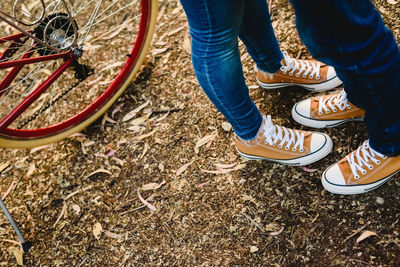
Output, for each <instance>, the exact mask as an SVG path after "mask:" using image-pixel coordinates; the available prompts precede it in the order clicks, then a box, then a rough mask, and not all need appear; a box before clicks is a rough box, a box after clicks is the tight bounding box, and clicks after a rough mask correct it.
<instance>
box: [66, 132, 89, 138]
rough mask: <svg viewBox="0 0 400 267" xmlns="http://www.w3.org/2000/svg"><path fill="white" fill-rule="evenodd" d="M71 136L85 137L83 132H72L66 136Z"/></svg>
mask: <svg viewBox="0 0 400 267" xmlns="http://www.w3.org/2000/svg"><path fill="white" fill-rule="evenodd" d="M73 137H86V135H84V134H83V133H74V134H71V135H70V136H68V138H73Z"/></svg>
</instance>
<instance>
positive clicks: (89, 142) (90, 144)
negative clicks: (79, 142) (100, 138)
mask: <svg viewBox="0 0 400 267" xmlns="http://www.w3.org/2000/svg"><path fill="white" fill-rule="evenodd" d="M94 144H95V142H94V141H88V142H86V143H83V146H85V147H88V146H92V145H94Z"/></svg>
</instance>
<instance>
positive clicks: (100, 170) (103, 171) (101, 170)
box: [86, 169, 112, 178]
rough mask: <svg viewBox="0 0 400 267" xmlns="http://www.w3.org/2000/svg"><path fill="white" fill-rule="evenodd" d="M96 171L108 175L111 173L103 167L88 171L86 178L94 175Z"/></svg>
mask: <svg viewBox="0 0 400 267" xmlns="http://www.w3.org/2000/svg"><path fill="white" fill-rule="evenodd" d="M96 173H107V174H109V175H112V173H111V172H110V171H107V170H105V169H97V170H95V171H94V172H92V173H90V174H89V175H88V176H86V178H88V177H90V176H92V175H94V174H96Z"/></svg>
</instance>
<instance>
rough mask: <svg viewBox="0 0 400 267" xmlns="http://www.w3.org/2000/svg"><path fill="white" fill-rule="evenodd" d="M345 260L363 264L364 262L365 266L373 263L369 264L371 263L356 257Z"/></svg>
mask: <svg viewBox="0 0 400 267" xmlns="http://www.w3.org/2000/svg"><path fill="white" fill-rule="evenodd" d="M346 261H355V262H359V263H363V264H366V265H367V266H373V265H371V264H369V263H368V262H366V261H362V260H357V259H350V258H349V259H346Z"/></svg>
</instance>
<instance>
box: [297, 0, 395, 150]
mask: <svg viewBox="0 0 400 267" xmlns="http://www.w3.org/2000/svg"><path fill="white" fill-rule="evenodd" d="M291 2H292V4H293V7H294V9H295V12H296V22H297V27H298V30H299V35H300V37H301V39H302V41H303V42H304V43H305V45H306V46H307V48H308V49H309V50H310V52H311V54H312V55H313V56H314V57H315V58H317V59H318V60H321V61H322V62H325V63H327V64H329V65H331V66H334V67H335V69H336V72H337V73H338V75H339V77H340V78H341V80H342V81H343V82H344V85H345V90H346V93H347V95H348V99H349V100H350V102H351V103H353V104H354V105H356V106H358V107H359V108H362V109H364V110H365V111H366V114H365V119H366V123H367V127H368V133H369V135H370V143H371V146H372V147H373V148H374V149H376V150H377V151H379V152H381V153H383V154H385V155H388V156H396V155H399V154H400V116H398V114H400V105H399V104H398V100H399V99H400V83H399V82H398V80H397V79H398V78H397V75H398V73H399V72H400V51H399V48H398V46H397V44H396V42H395V40H394V38H393V35H392V33H391V32H390V31H389V30H388V29H387V27H386V26H385V25H384V23H383V21H382V19H381V17H380V15H379V13H378V12H377V11H376V9H375V7H374V6H373V5H372V3H371V2H370V1H369V0H353V1H345V0H326V1H319V0H291Z"/></svg>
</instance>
